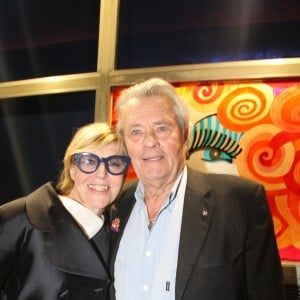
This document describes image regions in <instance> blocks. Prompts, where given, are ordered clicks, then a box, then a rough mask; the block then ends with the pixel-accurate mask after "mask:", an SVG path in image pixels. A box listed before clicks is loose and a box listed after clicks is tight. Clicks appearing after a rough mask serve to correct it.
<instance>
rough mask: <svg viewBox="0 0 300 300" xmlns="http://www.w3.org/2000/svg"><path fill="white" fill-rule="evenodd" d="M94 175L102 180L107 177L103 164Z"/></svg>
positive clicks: (102, 163)
mask: <svg viewBox="0 0 300 300" xmlns="http://www.w3.org/2000/svg"><path fill="white" fill-rule="evenodd" d="M96 174H97V176H99V177H100V178H104V177H105V176H106V175H107V170H106V167H105V164H104V162H101V163H100V165H99V167H98V169H97V170H96Z"/></svg>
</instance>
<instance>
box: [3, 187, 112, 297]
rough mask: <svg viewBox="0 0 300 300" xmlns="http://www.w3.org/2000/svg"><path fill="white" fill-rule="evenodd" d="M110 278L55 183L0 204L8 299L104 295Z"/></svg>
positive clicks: (5, 291) (4, 275)
mask: <svg viewBox="0 0 300 300" xmlns="http://www.w3.org/2000/svg"><path fill="white" fill-rule="evenodd" d="M110 282H111V279H110V276H109V275H108V271H107V268H106V267H105V264H104V263H103V262H102V260H101V258H100V256H99V255H98V252H97V251H96V248H94V247H93V246H92V244H91V242H90V241H89V240H88V238H87V237H86V236H85V234H84V233H83V232H82V231H81V229H80V228H79V226H78V225H77V224H76V223H75V222H74V220H73V218H72V217H71V215H70V214H69V213H68V212H67V211H66V209H65V208H64V206H63V205H62V204H61V202H60V200H59V199H58V197H57V194H56V191H55V189H54V188H53V186H52V185H51V184H50V183H48V184H46V185H44V186H42V187H40V188H39V189H37V190H36V191H34V192H33V193H32V194H30V195H28V196H27V197H23V198H20V199H17V200H14V201H11V202H8V203H7V204H5V205H3V206H1V207H0V290H1V293H6V294H7V298H3V299H8V300H11V299H18V300H22V299H27V300H35V299H38V300H54V299H78V300H83V299H84V300H88V299H98V300H101V299H102V300H103V299H107V298H106V294H107V290H108V287H109V284H110ZM3 297H4V296H3Z"/></svg>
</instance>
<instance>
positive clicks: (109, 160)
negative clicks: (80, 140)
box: [74, 152, 130, 175]
mask: <svg viewBox="0 0 300 300" xmlns="http://www.w3.org/2000/svg"><path fill="white" fill-rule="evenodd" d="M102 162H103V163H104V166H105V170H106V171H107V172H108V173H110V174H111V175H121V174H124V173H125V172H126V171H127V169H128V167H129V164H130V158H129V157H128V156H126V155H112V156H108V157H99V156H98V155H96V154H94V153H89V152H81V153H75V154H74V163H75V165H76V166H77V167H78V169H79V170H80V171H81V172H83V173H87V174H89V173H94V172H96V170H97V169H98V168H99V166H100V164H101V163H102Z"/></svg>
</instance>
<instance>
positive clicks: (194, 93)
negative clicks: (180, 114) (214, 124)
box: [176, 83, 224, 113]
mask: <svg viewBox="0 0 300 300" xmlns="http://www.w3.org/2000/svg"><path fill="white" fill-rule="evenodd" d="M176 90H177V92H178V93H179V94H180V95H181V96H182V97H183V98H184V99H185V100H186V102H187V103H188V105H189V106H190V107H192V108H193V109H195V110H196V111H199V112H201V113H203V112H212V111H214V112H215V111H216V110H217V107H218V105H219V102H220V101H221V98H220V96H221V95H222V93H223V91H224V85H223V84H213V83H212V84H206V85H205V84H189V85H184V86H182V85H181V86H179V87H177V88H176Z"/></svg>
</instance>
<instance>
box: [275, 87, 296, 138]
mask: <svg viewBox="0 0 300 300" xmlns="http://www.w3.org/2000/svg"><path fill="white" fill-rule="evenodd" d="M270 116H271V119H272V121H273V122H274V124H275V125H276V126H278V127H279V128H282V130H284V131H288V132H295V131H296V132H297V131H298V132H299V131H300V84H299V85H295V86H292V87H290V88H288V89H286V90H284V91H283V92H282V93H281V94H279V95H278V96H277V97H276V99H275V101H274V102H273V104H272V106H271V109H270Z"/></svg>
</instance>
